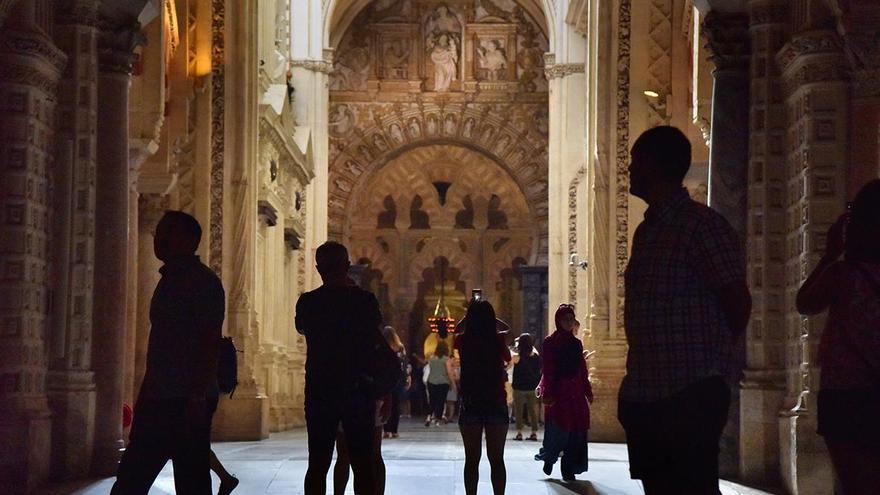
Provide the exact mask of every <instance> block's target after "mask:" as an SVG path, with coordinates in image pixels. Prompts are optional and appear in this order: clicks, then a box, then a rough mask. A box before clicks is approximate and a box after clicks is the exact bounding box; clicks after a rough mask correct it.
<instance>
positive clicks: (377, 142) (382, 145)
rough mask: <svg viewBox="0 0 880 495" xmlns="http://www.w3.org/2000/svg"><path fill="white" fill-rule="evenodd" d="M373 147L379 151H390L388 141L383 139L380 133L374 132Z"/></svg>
mask: <svg viewBox="0 0 880 495" xmlns="http://www.w3.org/2000/svg"><path fill="white" fill-rule="evenodd" d="M373 147H374V148H376V149H377V150H379V151H388V143H386V142H385V140H384V139H382V136H381V135H380V134H373Z"/></svg>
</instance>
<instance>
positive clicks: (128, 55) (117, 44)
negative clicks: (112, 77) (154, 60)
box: [98, 21, 147, 75]
mask: <svg viewBox="0 0 880 495" xmlns="http://www.w3.org/2000/svg"><path fill="white" fill-rule="evenodd" d="M102 24H104V23H102ZM101 28H102V29H101V32H100V34H99V35H98V68H99V70H100V71H101V72H104V73H115V74H122V75H131V73H132V71H133V70H134V63H135V61H136V60H137V57H136V56H135V53H134V51H135V49H136V48H137V47H138V46H140V45H142V44H144V43H146V41H147V38H146V37H145V36H144V34H143V33H142V32H141V26H140V24H139V23H138V22H137V21H134V22H132V23H131V24H128V25H118V26H108V25H103V26H101Z"/></svg>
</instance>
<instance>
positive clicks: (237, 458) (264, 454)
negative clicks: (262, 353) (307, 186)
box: [43, 422, 768, 495]
mask: <svg viewBox="0 0 880 495" xmlns="http://www.w3.org/2000/svg"><path fill="white" fill-rule="evenodd" d="M305 439H306V436H305V431H303V430H295V431H289V432H284V433H276V434H273V435H272V436H271V437H270V438H269V439H268V440H264V441H262V442H221V443H216V444H214V451H215V452H216V453H217V455H218V456H219V457H220V459H221V461H222V462H223V464H224V465H225V466H226V468H227V469H228V470H229V471H230V472H231V473H233V474H235V475H236V476H237V477H238V478H239V479H240V480H241V485H239V487H238V489H236V490H235V491H234V492H233V493H234V495H255V494H275V493H277V494H286V495H297V494H301V493H303V491H302V479H303V474H304V473H305V469H306V459H307V457H306V447H305V445H306V442H305ZM538 446H539V443H538V442H528V441H523V442H515V441H508V442H507V446H506V449H505V464H506V466H507V493H508V494H511V495H521V494H523V495H525V494H528V495H532V494H558V495H562V494H566V495H567V494H602V495H629V494H641V493H643V492H642V490H641V487H640V486H639V485H638V484H637V483H636V482H634V481H632V480H630V479H629V475H628V471H627V454H626V446H625V445H622V444H601V443H591V444H590V470H589V471H588V472H587V473H584V474H582V475H579V476H578V481H577V482H573V483H564V482H562V481H560V480H559V479H558V478H557V477H558V476H559V472H558V471H556V472H554V473H553V474H554V477H551V478H548V477H547V476H545V475H544V473H543V472H542V471H541V464H540V463H538V462H536V461H535V460H534V459H533V456H534V454H535V453H536V452H537V450H538ZM382 450H383V455H384V458H385V462H386V465H387V488H386V493H387V494H389V495H409V494H418V495H453V494H455V495H459V494H460V495H463V494H464V486H463V483H462V474H461V472H462V466H463V463H464V452H463V450H462V446H461V438H460V437H459V434H458V431H457V429H456V428H455V427H454V426H453V425H447V426H441V427H432V428H430V429H427V428H425V427H424V426H422V425H421V424H417V423H416V422H407V423H405V424H402V425H401V435H400V438H399V439H394V440H385V441H384V443H383V448H382ZM557 467H558V464H557ZM172 477H173V472H172V469H171V463H169V464H168V465H166V466H165V469H164V470H163V471H162V473H161V474H160V475H159V478H158V479H157V480H156V483H155V485H154V486H153V489H152V490H150V495H162V494H173V493H174V482H173V478H172ZM214 482H215V488H216V484H217V483H218V482H217V479H216V478H215V479H214ZM112 484H113V480H112V479H105V480H95V481H90V482H81V483H77V484H75V485H65V486H55V487H53V488H51V489H49V490H46V491H45V492H44V493H43V495H62V494H64V495H67V494H77V495H104V494H107V493H109V491H110V486H111V485H112ZM328 486H329V485H328ZM479 491H480V493H481V494H487V495H488V494H490V493H491V492H492V488H491V485H490V483H489V465H488V461H486V459H485V456H484V457H483V461H482V463H481V465H480V488H479ZM721 492H722V493H723V494H724V495H740V494H741V495H759V494H767V493H768V492H763V491H758V490H753V489H749V488H746V487H743V486H740V485H737V484H734V483H730V482H726V481H725V482H724V483H723V484H722V488H721ZM349 493H354V492H353V491H352V487H351V484H349V487H348V491H346V494H349Z"/></svg>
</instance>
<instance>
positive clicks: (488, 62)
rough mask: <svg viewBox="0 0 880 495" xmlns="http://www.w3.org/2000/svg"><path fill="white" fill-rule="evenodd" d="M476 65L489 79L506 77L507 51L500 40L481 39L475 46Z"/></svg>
mask: <svg viewBox="0 0 880 495" xmlns="http://www.w3.org/2000/svg"><path fill="white" fill-rule="evenodd" d="M477 67H478V68H479V69H480V70H481V73H482V74H483V77H485V78H486V79H488V80H490V81H498V80H503V79H506V78H507V77H506V72H507V51H506V50H505V49H504V46H503V45H502V41H501V40H483V41H481V42H480V46H478V47H477Z"/></svg>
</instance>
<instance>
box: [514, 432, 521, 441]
mask: <svg viewBox="0 0 880 495" xmlns="http://www.w3.org/2000/svg"><path fill="white" fill-rule="evenodd" d="M513 439H514V440H522V433H517V434H516V436H515V437H513Z"/></svg>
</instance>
